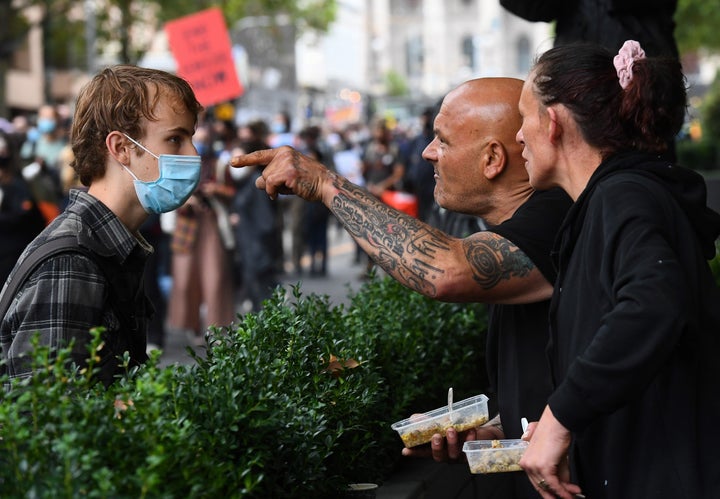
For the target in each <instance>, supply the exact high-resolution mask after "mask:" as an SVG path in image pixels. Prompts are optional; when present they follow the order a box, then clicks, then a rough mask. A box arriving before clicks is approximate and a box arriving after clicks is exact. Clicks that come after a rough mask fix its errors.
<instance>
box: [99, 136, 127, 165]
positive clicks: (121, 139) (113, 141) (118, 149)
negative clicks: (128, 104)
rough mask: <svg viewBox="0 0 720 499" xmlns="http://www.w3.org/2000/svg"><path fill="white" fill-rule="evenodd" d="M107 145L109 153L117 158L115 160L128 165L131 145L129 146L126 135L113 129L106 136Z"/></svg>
mask: <svg viewBox="0 0 720 499" xmlns="http://www.w3.org/2000/svg"><path fill="white" fill-rule="evenodd" d="M105 147H106V148H107V150H108V154H110V156H112V157H113V158H115V160H116V161H117V162H118V163H120V164H121V165H127V164H128V163H129V162H130V147H128V141H127V140H126V139H125V136H124V135H123V134H121V133H120V132H118V131H117V130H113V131H112V132H110V133H109V134H107V137H105Z"/></svg>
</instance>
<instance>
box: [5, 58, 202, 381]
mask: <svg viewBox="0 0 720 499" xmlns="http://www.w3.org/2000/svg"><path fill="white" fill-rule="evenodd" d="M201 110H202V106H201V104H200V103H199V102H198V101H197V99H196V97H195V95H194V93H193V91H192V89H191V87H190V85H189V84H188V83H187V82H186V81H185V80H183V79H181V78H178V77H177V76H174V75H171V74H169V73H166V72H163V71H157V70H152V69H145V68H138V67H134V66H115V67H111V68H108V69H105V70H103V71H102V72H101V73H100V74H98V75H96V76H95V77H94V78H93V79H92V80H91V81H90V82H89V83H88V84H87V85H86V86H85V87H84V88H83V89H82V91H81V92H80V95H79V97H78V99H77V105H76V110H75V115H74V117H73V123H72V130H71V145H72V150H73V153H74V157H75V159H74V161H73V163H72V166H73V168H74V169H75V171H76V172H77V173H78V176H79V178H80V180H81V182H82V183H83V185H85V186H87V187H88V189H87V191H86V192H85V191H83V190H73V191H71V193H70V202H69V205H68V207H67V208H66V210H65V211H64V212H63V213H62V214H61V215H60V216H59V217H58V218H56V219H55V220H54V221H53V222H52V223H51V224H50V225H49V226H48V227H47V228H46V229H45V230H44V231H43V232H42V233H41V234H40V235H39V236H38V237H37V238H36V239H35V240H34V241H33V242H32V243H30V245H28V247H27V248H26V250H25V252H24V253H23V255H22V256H21V257H20V259H19V260H18V263H17V265H16V266H15V269H14V270H13V272H12V273H11V276H10V278H9V279H8V283H7V284H6V285H5V287H4V289H3V294H5V293H7V292H9V291H8V288H9V285H10V284H11V283H12V281H13V278H14V277H15V274H16V273H19V275H18V279H22V277H23V276H22V274H23V272H19V269H20V268H21V265H23V262H24V261H25V260H26V259H27V260H28V261H30V259H31V258H32V257H33V255H34V254H36V253H37V252H40V254H43V252H44V251H46V250H47V248H48V247H50V245H52V244H53V241H58V240H60V239H63V238H65V239H70V240H71V242H72V244H71V246H72V249H71V250H69V251H64V252H60V253H58V254H54V255H49V256H47V257H46V258H44V259H41V260H40V262H39V264H38V265H37V266H36V267H34V270H32V271H31V272H30V273H29V275H28V277H27V279H25V280H24V283H23V284H22V285H21V287H20V289H19V290H17V291H16V292H15V295H14V297H13V298H12V301H11V303H10V306H9V309H8V311H7V313H6V314H5V316H4V317H3V318H2V322H0V343H1V344H2V352H3V358H4V359H5V361H6V363H7V364H6V366H5V369H6V371H7V373H8V374H9V375H10V377H11V378H15V377H26V376H30V375H31V374H32V370H31V365H30V359H31V358H32V350H33V346H32V343H31V339H32V337H33V336H34V335H35V334H36V332H37V333H39V339H40V344H41V345H45V346H49V347H51V348H59V347H61V346H63V345H67V344H69V342H70V341H71V340H74V341H75V343H74V347H73V353H72V361H73V362H75V363H76V364H77V365H78V366H82V365H84V364H85V363H86V359H87V356H88V349H87V344H88V342H89V340H90V338H91V336H90V330H91V329H92V328H94V327H97V326H102V327H103V328H104V329H105V331H104V333H103V334H104V340H105V341H104V347H103V348H102V349H101V350H100V352H99V354H100V358H101V360H100V370H99V372H98V374H97V377H98V379H99V380H100V381H102V382H103V383H104V384H105V385H106V386H107V385H109V384H110V383H112V381H113V380H114V379H115V377H116V376H117V375H118V374H119V373H121V368H120V366H119V364H120V362H119V361H118V356H122V355H123V354H124V352H129V355H130V361H131V365H139V364H141V363H142V362H144V361H145V360H146V359H147V355H146V344H147V338H146V329H147V322H148V320H149V318H150V317H151V315H152V312H153V306H152V304H151V303H150V302H149V301H148V300H147V299H146V297H145V293H144V291H143V274H144V270H145V262H146V260H147V258H148V256H149V255H150V254H151V253H152V252H153V248H152V247H151V246H150V245H149V244H148V243H147V241H145V239H144V238H143V237H142V236H141V235H140V232H139V228H140V226H141V225H142V223H143V222H144V221H145V220H146V218H147V217H148V216H149V214H150V213H163V212H167V211H171V210H174V209H176V208H177V207H179V206H181V205H182V204H183V203H184V202H185V201H186V200H187V199H188V198H189V197H190V195H191V194H192V193H193V191H194V190H195V188H196V187H197V184H198V181H199V178H200V156H198V154H197V151H196V150H195V147H194V146H193V143H192V136H193V134H194V131H195V126H196V124H197V117H198V114H199V112H200V111H201ZM68 236H71V237H69V238H68ZM1 297H2V295H0V298H1ZM0 313H1V312H0Z"/></svg>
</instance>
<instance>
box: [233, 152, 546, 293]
mask: <svg viewBox="0 0 720 499" xmlns="http://www.w3.org/2000/svg"><path fill="white" fill-rule="evenodd" d="M230 165H231V166H234V167H241V166H250V165H267V166H266V167H265V168H264V170H263V173H262V177H260V178H258V180H257V182H256V186H257V187H258V188H259V189H263V190H265V191H266V192H267V193H268V195H269V196H270V197H271V198H273V199H274V198H275V197H277V195H278V194H295V195H297V196H300V197H302V198H303V199H306V200H308V201H322V202H323V203H324V204H325V205H326V206H327V207H328V208H329V209H330V210H331V211H332V212H333V214H334V215H335V217H336V218H337V219H338V220H339V221H340V223H342V225H343V226H344V227H345V229H346V230H347V231H348V233H349V234H350V235H351V236H352V237H353V238H354V239H355V240H356V241H357V243H358V244H359V245H360V246H361V248H362V249H363V250H364V251H365V252H366V253H367V254H368V255H369V256H370V258H372V260H373V261H374V262H375V263H376V264H377V265H379V266H380V267H381V268H382V269H383V270H384V271H385V272H387V273H388V274H389V275H391V276H392V277H393V278H395V279H396V280H397V281H399V282H400V283H401V284H403V285H404V286H406V287H408V288H410V289H412V290H414V291H416V292H418V293H421V294H423V295H425V296H428V297H431V298H435V299H438V300H443V301H452V302H463V301H473V302H484V303H508V304H510V303H531V302H535V301H540V300H544V299H547V298H549V297H550V296H551V294H552V286H551V285H550V283H549V282H548V281H547V280H546V279H545V277H544V276H543V275H542V273H541V272H540V271H539V270H538V269H537V267H535V265H534V264H533V263H532V261H530V259H529V258H528V257H527V256H526V255H525V254H524V253H523V252H522V251H520V250H519V249H518V248H517V247H516V246H515V245H514V244H513V243H512V242H510V241H508V240H507V239H504V238H503V237H501V236H499V235H497V234H494V233H492V232H489V231H485V232H478V233H476V234H473V235H471V236H469V237H467V238H464V239H458V238H454V237H451V236H449V235H447V234H445V233H444V232H442V231H441V230H439V229H436V228H434V227H432V226H430V225H428V224H426V223H423V222H421V221H420V220H418V219H416V218H414V217H411V216H409V215H406V214H404V213H401V212H399V211H397V210H394V209H393V208H390V207H389V206H387V205H386V204H385V203H383V202H382V201H380V200H378V199H377V198H375V197H374V196H373V195H371V194H370V193H369V192H368V191H367V190H365V189H363V188H361V187H358V186H357V185H355V184H352V183H351V182H349V181H348V180H347V179H345V178H343V177H341V176H339V175H337V174H336V173H334V172H331V171H329V170H328V169H327V168H325V167H324V166H323V165H322V164H320V163H318V162H317V161H315V160H313V159H311V158H309V157H307V156H304V155H302V154H301V153H299V152H298V151H296V150H295V149H293V148H291V147H281V148H278V149H272V150H264V151H256V152H254V153H251V154H247V155H244V156H236V157H234V158H233V159H232V160H231V161H230Z"/></svg>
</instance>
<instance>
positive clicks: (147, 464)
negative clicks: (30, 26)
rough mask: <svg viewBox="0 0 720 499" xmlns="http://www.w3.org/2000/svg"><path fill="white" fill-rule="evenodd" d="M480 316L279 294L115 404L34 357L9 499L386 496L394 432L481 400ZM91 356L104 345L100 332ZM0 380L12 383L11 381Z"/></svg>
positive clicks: (15, 391) (2, 469)
mask: <svg viewBox="0 0 720 499" xmlns="http://www.w3.org/2000/svg"><path fill="white" fill-rule="evenodd" d="M485 326H486V314H485V308H484V306H482V305H479V304H472V305H457V304H448V303H440V302H437V301H433V300H429V299H426V298H424V297H422V296H420V295H418V294H416V293H413V292H411V291H408V290H406V289H405V288H403V287H402V286H400V285H399V284H397V283H396V282H395V281H393V280H392V279H390V278H384V279H375V280H373V281H371V282H369V283H368V284H366V285H365V286H364V287H363V288H361V289H360V290H359V291H358V292H357V293H355V294H354V295H353V296H352V297H351V302H350V304H349V305H348V306H331V305H330V304H329V301H328V298H327V297H324V296H317V295H310V296H303V295H302V293H301V291H300V288H299V287H295V288H294V289H293V292H292V296H287V295H286V293H285V292H283V291H282V289H278V291H277V292H276V294H275V296H274V297H273V299H272V300H270V301H269V302H268V303H267V304H266V307H265V309H264V310H263V311H262V312H260V313H258V314H248V315H246V316H244V317H241V318H239V319H238V323H237V324H233V325H232V326H230V327H228V328H223V329H214V330H212V331H211V332H210V334H209V335H208V347H207V351H206V352H205V355H204V356H201V355H195V354H194V357H195V360H196V362H195V363H193V364H191V365H177V366H170V367H163V368H161V367H159V366H158V359H159V355H158V354H154V355H153V356H152V358H151V360H150V361H149V362H148V363H147V365H145V366H143V367H142V368H140V369H137V370H133V371H131V372H128V374H127V375H126V376H123V377H122V378H120V379H118V380H117V381H116V382H115V383H114V384H113V385H112V386H111V387H110V388H109V389H107V390H106V389H103V388H102V387H100V386H98V385H95V384H93V382H92V378H91V376H90V372H91V369H90V370H85V371H83V372H77V371H76V370H73V369H70V368H67V367H66V365H67V362H66V358H67V355H68V351H67V350H63V351H61V352H59V354H58V356H57V358H51V357H50V356H49V355H48V351H47V349H43V348H40V347H36V352H37V354H36V355H35V362H36V364H37V366H39V367H42V369H40V371H39V373H38V375H37V376H34V377H33V378H32V379H30V380H26V381H24V382H22V383H17V382H15V383H13V386H12V387H11V389H10V390H8V391H6V392H5V393H3V394H2V400H0V437H1V440H0V496H2V497H38V498H42V497H53V498H57V497H67V498H70V497H73V498H75V497H132V498H138V497H153V498H154V497H167V498H175V497H183V498H185V497H222V496H226V497H262V498H273V497H278V498H279V497H316V498H323V497H338V496H339V494H340V491H342V490H344V489H345V488H346V487H347V484H348V483H352V482H368V481H371V482H378V483H382V481H383V480H384V479H385V478H386V477H387V476H388V474H389V473H390V472H391V471H392V469H393V466H394V465H395V464H396V463H397V461H398V460H399V456H400V450H401V448H402V444H401V441H400V439H399V438H398V436H397V434H396V433H394V432H393V431H392V430H391V429H390V424H391V423H392V422H394V421H396V420H398V419H402V418H405V417H407V416H408V415H409V414H411V413H412V412H416V411H423V410H427V409H430V408H434V407H438V406H440V405H443V404H444V403H446V394H447V389H448V387H449V386H453V388H454V391H455V394H456V399H458V400H459V398H465V397H467V396H471V395H474V394H476V393H482V392H485V391H486V390H485V387H486V386H487V379H486V377H485V374H484V373H485V369H484V358H483V352H484V342H485ZM94 334H95V338H96V341H95V342H94V347H93V348H97V347H98V342H99V340H98V338H99V331H95V332H94ZM5 381H7V380H5Z"/></svg>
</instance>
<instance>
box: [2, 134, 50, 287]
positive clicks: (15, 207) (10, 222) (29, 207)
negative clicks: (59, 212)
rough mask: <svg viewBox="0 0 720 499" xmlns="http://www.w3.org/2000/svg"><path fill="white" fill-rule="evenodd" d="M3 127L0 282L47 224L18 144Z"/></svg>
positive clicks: (3, 280)
mask: <svg viewBox="0 0 720 499" xmlns="http://www.w3.org/2000/svg"><path fill="white" fill-rule="evenodd" d="M14 146H15V144H13V142H12V140H11V138H10V137H9V136H8V134H6V133H5V132H3V131H1V130H0V240H2V244H0V286H1V285H2V283H4V282H5V280H6V279H7V276H8V275H9V274H10V271H11V270H12V268H13V267H14V266H15V262H17V259H18V257H19V256H20V254H21V253H22V252H23V250H24V249H25V246H27V245H28V243H30V241H32V240H33V239H34V238H35V236H37V235H38V234H39V233H40V231H41V230H43V228H44V227H45V220H44V219H43V217H42V214H41V213H40V210H39V209H38V206H37V203H36V202H35V199H34V198H33V196H32V194H31V193H30V188H29V186H28V185H27V182H25V179H24V178H23V177H22V175H21V174H20V170H19V167H18V164H17V148H16V147H14Z"/></svg>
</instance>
